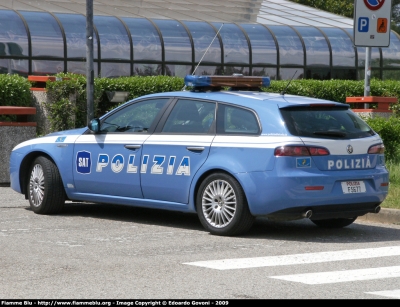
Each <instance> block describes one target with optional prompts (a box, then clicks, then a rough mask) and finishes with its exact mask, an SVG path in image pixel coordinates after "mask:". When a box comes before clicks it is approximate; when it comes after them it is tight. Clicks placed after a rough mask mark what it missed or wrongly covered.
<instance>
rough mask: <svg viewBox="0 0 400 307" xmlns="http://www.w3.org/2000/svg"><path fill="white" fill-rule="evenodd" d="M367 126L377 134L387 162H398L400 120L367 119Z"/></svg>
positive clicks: (394, 118) (399, 152)
mask: <svg viewBox="0 0 400 307" xmlns="http://www.w3.org/2000/svg"><path fill="white" fill-rule="evenodd" d="M365 120H366V122H367V124H368V125H369V126H370V127H371V128H372V129H374V130H375V132H377V133H378V134H379V135H380V136H381V138H382V140H383V144H384V145H385V157H386V159H387V160H388V161H391V162H394V163H398V162H400V138H399V136H400V118H399V117H394V116H391V117H389V119H386V118H383V117H375V118H367V119H365Z"/></svg>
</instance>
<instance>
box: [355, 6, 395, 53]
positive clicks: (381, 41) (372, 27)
mask: <svg viewBox="0 0 400 307" xmlns="http://www.w3.org/2000/svg"><path fill="white" fill-rule="evenodd" d="M391 16H392V1H391V0H355V1H354V30H353V31H354V45H355V46H357V47H388V46H389V44H390V19H391Z"/></svg>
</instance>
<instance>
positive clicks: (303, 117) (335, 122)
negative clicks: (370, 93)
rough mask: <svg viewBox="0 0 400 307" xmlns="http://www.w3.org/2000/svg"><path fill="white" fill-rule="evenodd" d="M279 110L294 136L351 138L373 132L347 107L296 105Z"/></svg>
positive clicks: (368, 134) (372, 133)
mask: <svg viewBox="0 0 400 307" xmlns="http://www.w3.org/2000/svg"><path fill="white" fill-rule="evenodd" d="M280 111H281V113H282V116H283V119H284V121H285V124H286V126H287V128H288V130H289V132H290V133H291V134H292V135H295V136H302V137H313V138H341V139H353V138H363V137H368V136H371V135H374V134H375V132H374V131H373V130H372V129H371V128H370V127H369V126H368V125H367V124H366V123H365V122H364V121H363V120H362V119H361V118H360V117H359V116H357V115H356V114H355V113H353V112H352V111H351V110H349V109H347V107H346V108H342V107H298V108H297V107H296V108H285V109H281V110H280Z"/></svg>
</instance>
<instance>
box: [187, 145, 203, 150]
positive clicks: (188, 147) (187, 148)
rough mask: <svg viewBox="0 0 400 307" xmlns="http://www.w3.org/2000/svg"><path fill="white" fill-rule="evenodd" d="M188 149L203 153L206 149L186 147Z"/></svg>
mask: <svg viewBox="0 0 400 307" xmlns="http://www.w3.org/2000/svg"><path fill="white" fill-rule="evenodd" d="M186 149H187V150H190V151H203V150H204V147H195V146H193V147H191V146H188V147H186Z"/></svg>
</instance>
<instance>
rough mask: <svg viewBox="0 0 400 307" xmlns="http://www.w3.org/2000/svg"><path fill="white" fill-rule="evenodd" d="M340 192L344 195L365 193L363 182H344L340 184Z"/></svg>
mask: <svg viewBox="0 0 400 307" xmlns="http://www.w3.org/2000/svg"><path fill="white" fill-rule="evenodd" d="M342 190H343V193H344V194H353V193H365V192H366V189H365V183H364V181H345V182H342Z"/></svg>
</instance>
